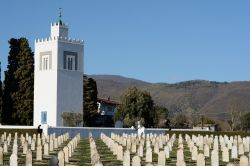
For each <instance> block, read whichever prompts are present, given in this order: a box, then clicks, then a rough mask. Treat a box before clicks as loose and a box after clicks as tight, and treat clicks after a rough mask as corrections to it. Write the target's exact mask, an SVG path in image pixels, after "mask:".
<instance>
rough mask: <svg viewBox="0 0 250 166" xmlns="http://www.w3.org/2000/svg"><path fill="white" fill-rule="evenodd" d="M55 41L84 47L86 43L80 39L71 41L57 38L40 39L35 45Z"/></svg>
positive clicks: (65, 38)
mask: <svg viewBox="0 0 250 166" xmlns="http://www.w3.org/2000/svg"><path fill="white" fill-rule="evenodd" d="M53 41H61V42H67V43H73V44H81V45H84V41H83V40H80V39H71V38H67V37H62V36H60V37H59V36H57V37H47V38H39V39H36V40H35V43H37V44H39V43H45V42H53Z"/></svg>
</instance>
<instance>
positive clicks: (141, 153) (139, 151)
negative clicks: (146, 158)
mask: <svg viewBox="0 0 250 166" xmlns="http://www.w3.org/2000/svg"><path fill="white" fill-rule="evenodd" d="M137 155H138V156H139V157H143V146H142V145H139V147H138V150H137Z"/></svg>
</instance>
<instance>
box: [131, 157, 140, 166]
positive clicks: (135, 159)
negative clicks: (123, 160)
mask: <svg viewBox="0 0 250 166" xmlns="http://www.w3.org/2000/svg"><path fill="white" fill-rule="evenodd" d="M132 166H141V158H140V157H139V156H134V157H133V158H132Z"/></svg>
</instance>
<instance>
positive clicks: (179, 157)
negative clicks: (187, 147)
mask: <svg viewBox="0 0 250 166" xmlns="http://www.w3.org/2000/svg"><path fill="white" fill-rule="evenodd" d="M178 161H179V162H180V161H184V154H183V150H182V149H178V150H177V162H178Z"/></svg>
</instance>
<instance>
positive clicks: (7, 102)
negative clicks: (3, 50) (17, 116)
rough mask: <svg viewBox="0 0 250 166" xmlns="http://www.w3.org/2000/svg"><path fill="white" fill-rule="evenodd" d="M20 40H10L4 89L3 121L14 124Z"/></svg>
mask: <svg viewBox="0 0 250 166" xmlns="http://www.w3.org/2000/svg"><path fill="white" fill-rule="evenodd" d="M18 43H19V41H18V39H14V38H12V39H10V40H9V48H10V51H9V56H8V65H7V71H5V73H4V74H5V79H4V90H3V110H2V116H1V118H2V123H3V124H14V120H13V118H12V113H13V111H14V107H13V104H14V103H13V95H14V93H15V92H16V91H17V90H18V82H17V80H16V78H15V76H14V75H15V74H14V73H15V72H16V70H17V68H18V58H17V56H18V53H19V44H18Z"/></svg>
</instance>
